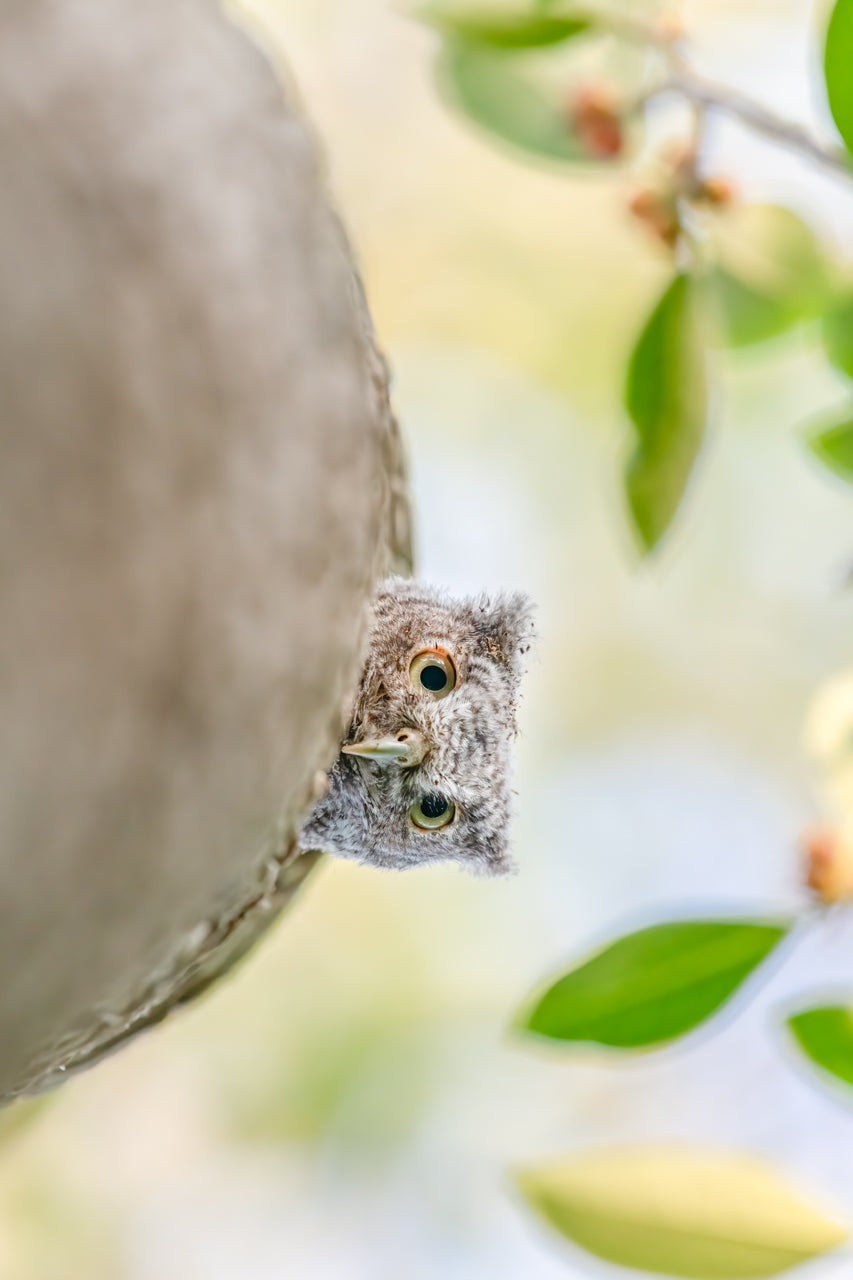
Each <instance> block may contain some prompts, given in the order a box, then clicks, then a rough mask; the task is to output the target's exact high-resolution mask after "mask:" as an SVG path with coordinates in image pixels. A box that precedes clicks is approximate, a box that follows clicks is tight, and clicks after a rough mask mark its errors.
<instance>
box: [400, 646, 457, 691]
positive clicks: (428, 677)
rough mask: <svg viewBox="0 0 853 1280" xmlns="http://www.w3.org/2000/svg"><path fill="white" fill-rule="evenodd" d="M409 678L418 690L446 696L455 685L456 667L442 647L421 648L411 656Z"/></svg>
mask: <svg viewBox="0 0 853 1280" xmlns="http://www.w3.org/2000/svg"><path fill="white" fill-rule="evenodd" d="M409 679H410V680H411V682H412V684H413V685H414V686H415V688H416V689H417V690H418V692H419V693H420V692H423V693H428V694H430V695H431V696H432V697H433V698H435V699H439V698H446V697H447V695H448V694H449V693H451V692H452V690H453V689H454V688H455V686H456V668H455V667H454V665H453V661H452V659H451V657H450V655H449V654H447V653H445V652H444V650H442V649H422V650H421V652H420V653H416V654H415V656H414V658H412V661H411V665H410V667H409Z"/></svg>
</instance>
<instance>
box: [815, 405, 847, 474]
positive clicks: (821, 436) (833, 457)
mask: <svg viewBox="0 0 853 1280" xmlns="http://www.w3.org/2000/svg"><path fill="white" fill-rule="evenodd" d="M806 444H807V445H808V446H809V448H810V449H811V451H812V453H813V454H814V455H815V457H817V458H820V460H821V462H822V463H823V464H824V466H825V467H829V470H830V471H834V472H835V474H836V475H837V476H840V477H841V479H842V480H846V481H847V482H848V484H853V407H850V408H848V409H847V410H846V412H845V413H844V415H843V416H842V419H841V421H840V422H839V421H837V420H835V421H833V422H831V423H829V424H827V423H826V422H824V423H822V424H819V425H818V426H817V427H812V428H811V431H810V432H809V434H808V435H807V436H806Z"/></svg>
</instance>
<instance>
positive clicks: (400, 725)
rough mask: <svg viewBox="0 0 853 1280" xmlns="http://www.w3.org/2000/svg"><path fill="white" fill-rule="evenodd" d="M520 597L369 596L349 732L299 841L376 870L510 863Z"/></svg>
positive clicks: (390, 588)
mask: <svg viewBox="0 0 853 1280" xmlns="http://www.w3.org/2000/svg"><path fill="white" fill-rule="evenodd" d="M530 635H531V622H530V609H529V605H528V603H527V601H526V599H525V598H524V597H522V596H518V595H515V596H509V597H498V598H497V599H494V600H488V599H486V598H476V599H473V600H462V601H451V600H448V599H447V598H446V597H444V596H443V595H442V594H441V593H439V592H436V591H434V590H433V589H431V588H428V587H423V586H420V585H418V584H416V583H412V582H408V581H405V580H402V579H392V580H391V581H390V582H388V583H386V584H385V585H384V587H383V588H382V589H381V590H380V592H379V594H378V595H377V598H376V600H375V602H374V626H373V631H372V635H371V640H370V649H369V652H368V657H367V661H366V663H365V668H364V671H363V674H362V679H361V683H360V686H359V690H358V694H357V697H356V702H355V707H354V710H353V716H352V721H351V725H350V732H349V733H348V735H347V740H346V741H345V742H344V743H343V745H342V747H341V754H340V756H339V758H338V761H337V763H336V765H335V766H334V767H333V769H332V771H331V774H330V787H329V790H328V792H327V793H326V795H325V796H324V797H323V798H322V800H321V801H320V803H319V804H318V805H317V808H316V809H315V810H314V813H313V814H312V815H311V817H310V819H309V820H308V822H307V823H306V825H305V827H304V829H303V831H302V834H301V837H300V844H301V846H302V847H303V848H318V847H319V848H324V849H327V850H329V851H330V852H332V853H336V854H338V855H340V856H342V857H347V858H355V859H358V860H359V861H362V862H367V863H371V864H372V865H375V866H382V867H391V868H402V867H409V866H417V865H420V864H422V863H424V862H436V861H441V860H448V859H450V860H453V861H457V862H463V863H466V864H467V865H469V866H472V867H474V868H478V869H480V870H483V871H486V872H492V873H496V872H502V871H506V870H508V869H509V867H510V865H511V863H510V859H509V846H508V839H507V828H508V823H509V818H510V807H511V806H510V763H511V762H510V745H511V740H512V738H513V737H514V735H515V703H516V697H517V692H518V683H519V679H520V676H521V670H522V658H523V655H524V654H525V653H526V652H527V649H528V648H529V644H530Z"/></svg>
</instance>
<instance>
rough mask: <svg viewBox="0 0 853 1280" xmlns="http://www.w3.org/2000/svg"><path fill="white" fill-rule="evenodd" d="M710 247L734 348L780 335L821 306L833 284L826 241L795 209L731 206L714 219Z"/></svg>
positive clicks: (712, 276) (712, 279) (713, 282)
mask: <svg viewBox="0 0 853 1280" xmlns="http://www.w3.org/2000/svg"><path fill="white" fill-rule="evenodd" d="M709 248H710V252H711V256H712V258H713V263H714V265H713V266H712V268H711V270H710V272H709V273H708V282H709V284H710V286H711V289H712V291H713V293H714V296H715V298H716V301H717V306H718V308H719V311H720V313H721V316H722V321H723V335H724V340H725V342H726V344H727V345H728V346H733V347H745V346H751V345H753V344H754V343H757V342H765V341H766V340H767V339H768V338H775V337H778V335H779V334H781V333H785V332H786V331H787V330H788V329H791V328H792V327H793V326H794V325H795V324H798V323H799V322H800V321H802V320H805V319H809V318H812V317H814V316H816V315H817V314H818V313H819V311H820V310H821V308H822V306H823V303H824V301H825V297H826V292H827V287H828V273H827V267H826V262H825V259H824V255H823V252H822V249H821V245H820V243H819V241H818V239H817V237H816V236H815V234H814V232H813V231H812V229H811V228H810V227H809V226H807V225H806V223H805V222H803V220H802V219H801V218H798V217H797V215H796V214H795V213H792V212H791V210H790V209H786V208H784V207H783V206H782V205H775V204H744V205H739V206H736V207H734V208H731V209H725V210H723V211H722V212H720V213H719V214H717V216H716V218H715V219H714V223H713V227H712V232H711V235H710V238H709Z"/></svg>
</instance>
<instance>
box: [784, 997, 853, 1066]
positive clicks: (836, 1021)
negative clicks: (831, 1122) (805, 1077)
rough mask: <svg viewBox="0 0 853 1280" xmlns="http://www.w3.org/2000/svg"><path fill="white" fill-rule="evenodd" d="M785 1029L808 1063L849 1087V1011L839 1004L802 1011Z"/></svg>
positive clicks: (852, 1032) (852, 1041)
mask: <svg viewBox="0 0 853 1280" xmlns="http://www.w3.org/2000/svg"><path fill="white" fill-rule="evenodd" d="M788 1026H789V1027H790V1028H791V1030H792V1031H793V1033H794V1036H795V1037H796V1040H797V1043H798V1044H799V1046H800V1048H801V1049H802V1051H803V1053H805V1054H806V1055H807V1056H808V1057H809V1058H811V1060H812V1062H814V1063H816V1064H817V1065H818V1066H819V1067H822V1068H823V1070H824V1071H829V1072H830V1073H831V1074H832V1075H834V1076H837V1078H838V1079H839V1080H843V1081H844V1083H845V1084H853V1010H851V1009H848V1008H845V1007H844V1006H843V1005H826V1006H824V1007H821V1008H815V1009H804V1010H803V1011H802V1012H801V1013H795V1014H793V1015H792V1016H791V1017H790V1018H789V1019H788Z"/></svg>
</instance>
